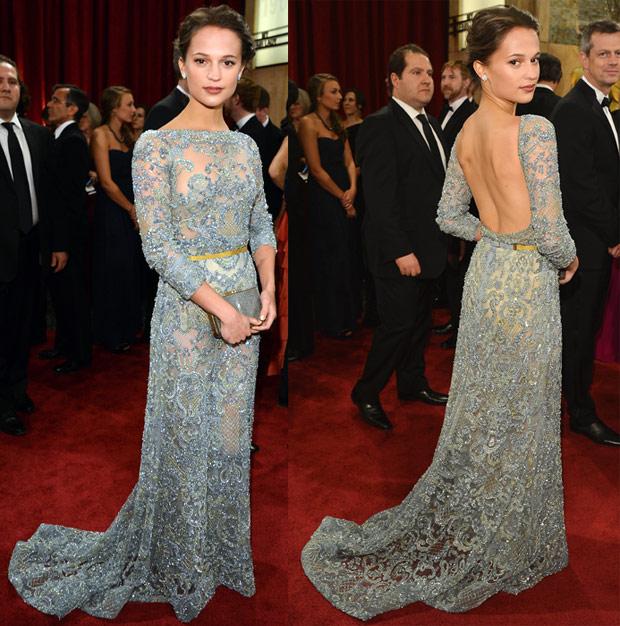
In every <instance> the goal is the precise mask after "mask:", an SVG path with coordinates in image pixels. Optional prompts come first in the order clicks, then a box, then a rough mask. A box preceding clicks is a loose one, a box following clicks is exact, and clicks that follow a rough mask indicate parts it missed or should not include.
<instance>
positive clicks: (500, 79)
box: [474, 27, 540, 104]
mask: <svg viewBox="0 0 620 626" xmlns="http://www.w3.org/2000/svg"><path fill="white" fill-rule="evenodd" d="M539 55H540V44H539V41H538V35H537V34H536V31H534V30H532V29H530V28H522V27H517V28H513V29H512V30H510V31H509V32H508V33H507V34H506V36H505V37H504V39H503V41H502V43H501V44H500V46H499V47H498V49H497V50H496V51H495V52H494V53H493V54H492V55H491V56H490V57H489V59H488V61H487V63H486V64H483V63H480V62H475V63H474V69H475V70H476V72H477V73H478V76H480V77H481V79H482V78H483V75H486V77H487V79H486V80H484V79H483V80H482V81H481V84H482V90H483V92H484V93H486V94H487V95H489V96H491V97H492V98H495V99H499V100H507V101H509V102H515V103H521V104H524V103H527V102H530V101H531V100H532V98H533V97H534V89H535V88H536V83H537V82H538V76H539V74H540V68H539V66H538V57H539Z"/></svg>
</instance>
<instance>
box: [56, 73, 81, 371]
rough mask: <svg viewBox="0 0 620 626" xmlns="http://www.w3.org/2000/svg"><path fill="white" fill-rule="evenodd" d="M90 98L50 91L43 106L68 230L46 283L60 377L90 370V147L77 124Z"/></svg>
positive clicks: (70, 88) (73, 91) (61, 88)
mask: <svg viewBox="0 0 620 626" xmlns="http://www.w3.org/2000/svg"><path fill="white" fill-rule="evenodd" d="M88 105H89V101H88V97H87V96H86V94H85V93H84V92H83V91H82V90H81V89H78V88H77V87H76V86H75V85H66V84H65V85H54V87H52V96H51V98H50V100H49V102H48V103H47V109H48V115H49V121H50V123H51V124H52V125H53V126H54V128H55V130H54V148H53V151H52V167H53V171H54V185H55V188H56V194H55V197H56V199H57V201H58V207H57V208H56V211H57V212H58V214H61V215H63V216H64V222H65V224H66V227H67V249H68V252H69V260H68V262H67V266H66V268H65V270H64V271H63V272H60V273H59V274H53V275H52V276H51V277H50V283H49V284H50V293H51V295H52V301H53V304H54V309H55V312H56V341H55V347H54V350H53V351H51V352H52V354H51V355H47V356H52V357H55V356H60V355H63V356H65V357H66V360H65V361H64V362H63V363H61V364H60V365H57V366H56V367H55V368H54V369H55V371H56V372H57V373H59V374H64V373H70V372H75V371H77V370H79V369H81V368H83V367H87V366H88V365H90V361H91V352H92V331H91V317H90V306H89V298H88V260H87V247H88V214H87V209H86V199H87V194H86V183H87V182H88V178H89V175H88V170H89V165H90V158H89V155H88V144H87V143H86V139H85V138H84V135H83V133H82V132H81V131H80V128H79V126H78V124H77V121H78V120H80V119H82V116H83V115H84V113H86V111H87V110H88Z"/></svg>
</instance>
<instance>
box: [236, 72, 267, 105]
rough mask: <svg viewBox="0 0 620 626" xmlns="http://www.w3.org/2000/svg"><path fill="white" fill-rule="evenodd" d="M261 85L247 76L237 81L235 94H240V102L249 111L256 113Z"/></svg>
mask: <svg viewBox="0 0 620 626" xmlns="http://www.w3.org/2000/svg"><path fill="white" fill-rule="evenodd" d="M260 89H261V88H260V85H257V84H256V83H255V82H254V81H253V80H250V79H249V78H246V77H245V76H244V77H243V78H242V79H241V80H239V81H238V82H237V89H235V95H236V96H239V103H240V104H241V106H242V107H243V108H244V109H245V110H246V111H248V112H252V113H254V111H256V109H257V108H258V101H259V99H260Z"/></svg>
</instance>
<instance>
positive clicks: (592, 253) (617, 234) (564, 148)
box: [552, 80, 620, 269]
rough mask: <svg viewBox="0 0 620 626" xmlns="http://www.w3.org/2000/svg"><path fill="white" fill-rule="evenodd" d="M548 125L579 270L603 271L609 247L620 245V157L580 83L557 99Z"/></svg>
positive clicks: (592, 98) (604, 122)
mask: <svg viewBox="0 0 620 626" xmlns="http://www.w3.org/2000/svg"><path fill="white" fill-rule="evenodd" d="M615 119H616V120H617V118H615ZM552 121H553V124H554V126H555V130H556V135H557V142H558V160H559V166H560V186H561V189H562V206H563V208H564V215H565V216H566V221H567V222H568V227H569V230H570V233H571V235H572V237H573V239H574V240H575V244H576V245H577V256H578V257H579V264H580V267H581V269H603V268H605V267H606V266H607V264H608V263H609V262H610V258H611V257H610V256H609V253H608V252H607V248H608V247H611V246H615V245H616V244H618V243H620V217H619V216H620V157H619V156H618V148H617V146H616V142H615V139H614V135H613V132H612V130H611V127H610V125H609V122H608V121H607V118H606V117H605V114H604V113H603V109H602V107H601V105H600V104H599V103H598V101H597V99H596V95H595V93H594V90H593V89H591V88H590V87H589V86H588V85H587V84H586V83H585V82H584V81H583V80H579V81H577V84H576V85H575V86H574V87H573V89H571V91H569V92H568V94H566V96H564V98H562V99H561V100H560V102H559V103H558V104H557V106H556V108H555V110H554V112H553V116H552ZM616 129H618V123H617V121H616ZM619 134H620V132H619Z"/></svg>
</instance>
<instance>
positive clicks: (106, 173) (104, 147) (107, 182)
mask: <svg viewBox="0 0 620 626" xmlns="http://www.w3.org/2000/svg"><path fill="white" fill-rule="evenodd" d="M90 147H91V151H92V155H93V160H94V161H95V168H96V169H97V176H98V177H99V184H100V185H101V187H102V188H103V190H104V191H105V192H106V194H107V195H108V196H109V197H110V198H111V199H112V200H113V201H114V202H116V204H118V205H119V206H120V207H121V208H123V209H125V211H127V213H129V215H130V217H131V219H132V220H133V221H134V222H136V210H135V208H134V205H133V204H132V203H131V202H129V200H127V198H126V197H125V194H124V193H123V192H122V191H121V190H120V188H119V186H118V185H117V184H116V183H115V182H114V181H113V180H112V174H111V172H110V156H109V153H108V149H109V148H108V142H107V139H106V136H105V130H103V128H95V130H94V132H93V137H92V140H91V142H90Z"/></svg>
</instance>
